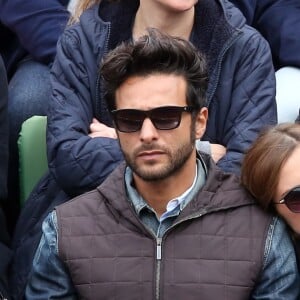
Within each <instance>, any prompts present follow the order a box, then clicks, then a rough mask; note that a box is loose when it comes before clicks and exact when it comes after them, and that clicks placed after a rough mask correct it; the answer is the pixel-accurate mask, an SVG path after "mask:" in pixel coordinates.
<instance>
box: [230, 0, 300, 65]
mask: <svg viewBox="0 0 300 300" xmlns="http://www.w3.org/2000/svg"><path fill="white" fill-rule="evenodd" d="M231 2H232V3H233V4H235V5H236V6H237V7H238V8H239V9H240V10H241V11H242V12H243V14H244V16H245V17H246V22H247V24H249V25H251V26H253V27H254V28H256V29H257V30H258V31H259V32H260V33H261V34H262V35H263V36H264V37H265V38H266V40H267V41H268V42H269V44H270V46H271V49H272V55H273V61H274V65H275V68H276V69H279V68H281V67H285V66H295V67H298V68H300V38H299V32H300V1H299V0H231Z"/></svg>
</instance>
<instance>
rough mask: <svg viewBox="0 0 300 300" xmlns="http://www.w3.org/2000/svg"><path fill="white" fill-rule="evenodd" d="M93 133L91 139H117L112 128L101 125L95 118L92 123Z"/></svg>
mask: <svg viewBox="0 0 300 300" xmlns="http://www.w3.org/2000/svg"><path fill="white" fill-rule="evenodd" d="M90 131H91V133H90V134H89V136H90V137H91V138H95V137H107V138H111V139H116V138H117V133H116V130H115V129H114V128H112V127H108V126H106V125H104V124H103V123H100V122H99V121H98V120H97V119H95V118H93V121H92V123H91V124H90Z"/></svg>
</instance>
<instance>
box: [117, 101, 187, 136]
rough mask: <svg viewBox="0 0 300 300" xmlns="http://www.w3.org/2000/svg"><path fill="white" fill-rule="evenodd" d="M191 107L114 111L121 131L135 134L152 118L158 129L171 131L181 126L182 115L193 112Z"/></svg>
mask: <svg viewBox="0 0 300 300" xmlns="http://www.w3.org/2000/svg"><path fill="white" fill-rule="evenodd" d="M192 110H193V108H192V107H189V106H184V107H180V106H164V107H158V108H154V109H151V110H148V111H143V110H138V109H120V110H114V111H112V115H113V118H114V122H115V125H116V127H117V129H118V130H119V131H122V132H135V131H138V130H140V129H141V128H142V126H143V122H144V120H145V118H150V120H151V122H152V124H153V125H154V126H155V128H156V129H160V130H170V129H174V128H177V127H178V126H179V125H180V121H181V115H182V113H183V112H184V111H185V112H192Z"/></svg>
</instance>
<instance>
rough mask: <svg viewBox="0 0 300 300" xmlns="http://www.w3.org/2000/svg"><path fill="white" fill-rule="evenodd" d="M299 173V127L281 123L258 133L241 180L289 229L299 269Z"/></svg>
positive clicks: (299, 125)
mask: <svg viewBox="0 0 300 300" xmlns="http://www.w3.org/2000/svg"><path fill="white" fill-rule="evenodd" d="M299 170H300V124H293V123H284V124H278V125H277V126H275V127H271V128H269V129H267V130H264V131H262V132H261V134H260V135H259V137H258V138H257V140H256V141H255V142H254V143H253V145H252V146H251V148H250V149H249V150H248V152H247V153H246V155H245V158H244V161H243V165H242V175H241V177H242V183H243V184H244V185H245V186H246V188H247V189H248V190H249V191H250V192H251V194H252V195H253V196H254V197H255V198H256V199H257V200H258V202H259V204H260V205H261V206H262V207H263V208H264V209H266V210H269V211H276V212H277V213H278V214H279V215H280V216H281V217H282V218H283V219H284V220H285V221H286V223H287V224H288V225H289V227H290V229H291V231H292V236H293V241H294V244H295V247H296V250H297V256H298V264H299V267H300V238H299V237H300V172H299ZM299 270H300V269H299Z"/></svg>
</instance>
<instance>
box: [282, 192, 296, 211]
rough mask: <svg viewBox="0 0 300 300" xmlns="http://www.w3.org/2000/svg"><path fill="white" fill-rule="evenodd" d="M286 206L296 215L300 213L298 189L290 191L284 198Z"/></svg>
mask: <svg viewBox="0 0 300 300" xmlns="http://www.w3.org/2000/svg"><path fill="white" fill-rule="evenodd" d="M284 200H285V204H286V206H287V207H288V208H289V209H290V210H291V211H292V212H296V213H300V188H296V189H293V190H291V191H290V192H289V193H288V194H287V195H286V196H285V197H284Z"/></svg>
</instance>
